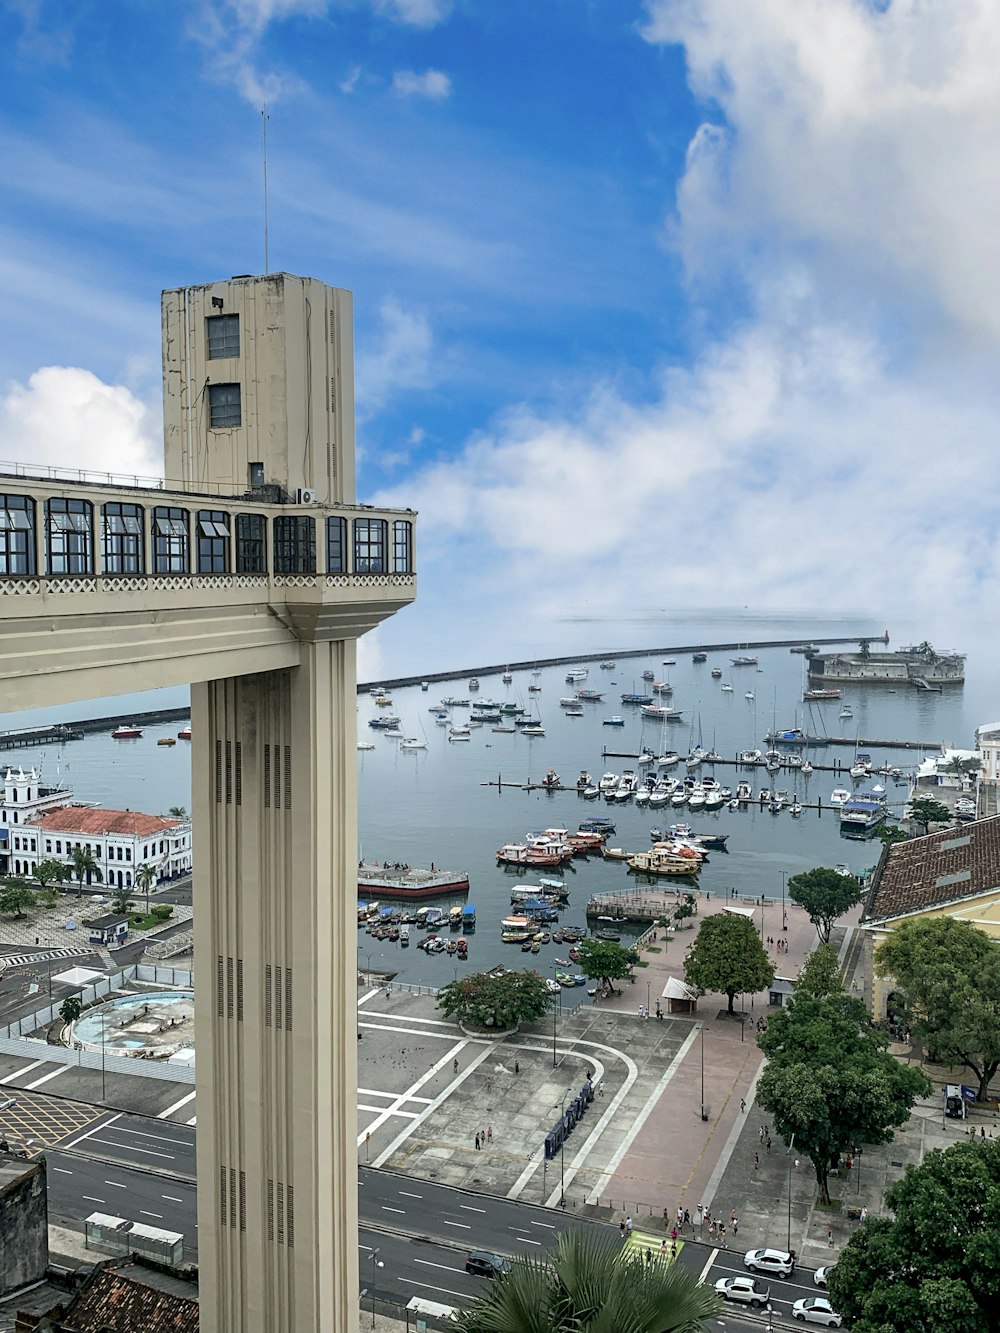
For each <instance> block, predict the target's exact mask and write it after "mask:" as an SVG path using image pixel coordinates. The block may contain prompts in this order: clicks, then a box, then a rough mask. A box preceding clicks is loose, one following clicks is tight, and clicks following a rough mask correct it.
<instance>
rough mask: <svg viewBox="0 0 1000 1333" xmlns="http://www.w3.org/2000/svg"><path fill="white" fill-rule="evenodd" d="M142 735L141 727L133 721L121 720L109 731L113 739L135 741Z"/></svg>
mask: <svg viewBox="0 0 1000 1333" xmlns="http://www.w3.org/2000/svg"><path fill="white" fill-rule="evenodd" d="M141 735H142V728H141V727H137V726H135V725H134V724H133V723H125V722H123V723H122V724H121V726H120V727H115V729H114V731H113V732H112V733H111V739H112V740H115V741H135V740H138V739H139V737H140V736H141Z"/></svg>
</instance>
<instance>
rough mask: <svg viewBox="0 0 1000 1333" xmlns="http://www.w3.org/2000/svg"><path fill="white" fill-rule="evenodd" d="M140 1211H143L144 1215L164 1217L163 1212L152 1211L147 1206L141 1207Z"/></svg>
mask: <svg viewBox="0 0 1000 1333" xmlns="http://www.w3.org/2000/svg"><path fill="white" fill-rule="evenodd" d="M139 1212H140V1213H142V1215H143V1217H159V1218H162V1217H163V1214H162V1213H151V1212H150V1211H149V1210H148V1209H147V1208H140V1209H139Z"/></svg>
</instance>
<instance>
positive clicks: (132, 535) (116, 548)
mask: <svg viewBox="0 0 1000 1333" xmlns="http://www.w3.org/2000/svg"><path fill="white" fill-rule="evenodd" d="M101 518H102V521H103V527H104V532H103V546H104V550H103V556H104V573H105V574H144V573H145V572H146V562H145V552H144V550H143V545H144V533H143V527H142V507H141V506H140V505H133V504H121V503H119V502H118V501H109V502H108V504H106V505H102V506H101Z"/></svg>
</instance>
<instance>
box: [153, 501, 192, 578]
mask: <svg viewBox="0 0 1000 1333" xmlns="http://www.w3.org/2000/svg"><path fill="white" fill-rule="evenodd" d="M162 522H168V523H169V524H170V525H171V527H170V529H169V530H168V531H166V532H164V531H163V530H162V529H161V527H160V524H161V523H162ZM178 524H183V532H182V531H181V529H180V528H179V527H178V526H177V525H178ZM150 530H151V533H152V548H153V550H152V554H153V573H154V574H155V575H159V576H160V577H169V576H171V575H177V574H190V572H191V512H190V510H188V509H182V508H180V507H179V506H177V505H155V506H154V507H153V508H152V509H151V510H150Z"/></svg>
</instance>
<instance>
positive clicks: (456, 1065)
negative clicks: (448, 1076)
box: [452, 1055, 458, 1074]
mask: <svg viewBox="0 0 1000 1333" xmlns="http://www.w3.org/2000/svg"><path fill="white" fill-rule="evenodd" d="M452 1069H453V1070H454V1071H455V1073H456V1074H457V1073H458V1056H457V1055H456V1056H455V1062H454V1064H453V1065H452Z"/></svg>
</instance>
